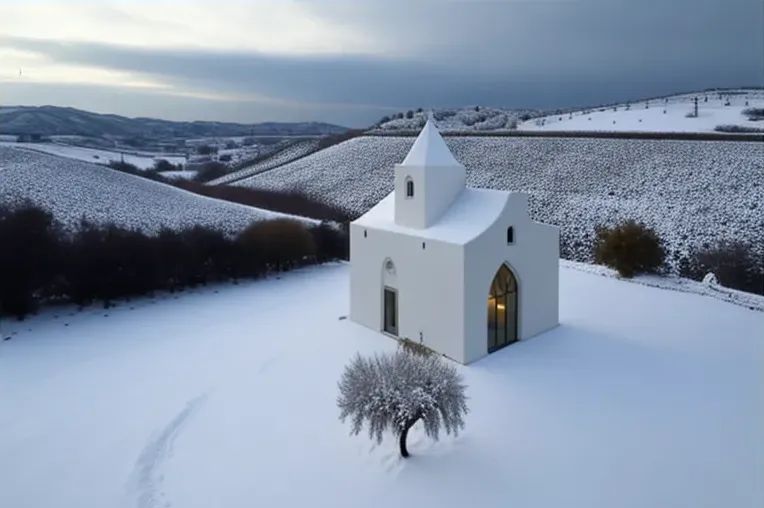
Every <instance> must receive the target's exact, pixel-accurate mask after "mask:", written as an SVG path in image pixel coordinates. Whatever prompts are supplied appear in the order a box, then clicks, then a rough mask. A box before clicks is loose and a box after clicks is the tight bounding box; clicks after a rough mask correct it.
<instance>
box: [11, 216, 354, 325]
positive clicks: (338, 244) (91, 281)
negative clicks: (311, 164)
mask: <svg viewBox="0 0 764 508" xmlns="http://www.w3.org/2000/svg"><path fill="white" fill-rule="evenodd" d="M0 246H2V247H0V281H2V284H0V316H2V315H6V316H7V315H11V316H15V317H17V318H23V317H25V316H27V315H28V314H30V313H33V312H35V310H37V309H38V308H39V307H40V306H41V305H45V304H47V303H54V302H57V303H74V304H77V305H80V306H85V305H89V304H93V303H96V302H100V303H102V304H103V306H104V307H105V308H107V307H109V306H111V305H113V304H114V303H115V302H117V301H119V300H121V299H129V298H131V297H141V296H146V295H150V294H152V293H154V292H157V291H171V292H172V291H178V290H181V289H184V288H189V287H195V286H199V285H205V284H207V283H211V282H222V281H237V280H242V279H247V278H249V279H251V278H258V277H262V276H265V275H268V274H271V273H276V272H283V271H287V270H291V269H294V268H297V267H301V266H306V265H313V264H318V263H324V262H328V261H332V260H339V259H347V258H348V248H349V246H348V233H347V230H346V228H342V227H337V226H335V225H332V224H329V223H321V224H318V225H315V226H312V225H306V224H305V223H303V222H300V221H297V220H291V219H275V220H268V221H262V222H256V223H253V224H252V225H251V226H250V227H249V228H247V229H246V230H244V231H242V232H241V233H240V234H238V235H237V236H234V237H232V236H227V235H225V234H223V233H221V232H219V231H216V230H214V229H210V228H205V227H200V226H197V227H193V228H190V229H186V230H183V231H172V230H163V231H161V232H160V233H159V234H157V235H148V234H146V233H143V232H142V231H139V230H129V229H124V228H120V227H117V226H115V225H113V224H109V225H96V224H93V223H89V222H87V221H84V220H83V221H82V222H81V224H80V225H79V227H78V228H76V230H75V231H73V232H72V231H66V230H65V229H64V228H63V227H62V226H61V224H60V223H59V222H58V221H56V219H55V218H54V217H53V215H52V214H50V213H49V212H47V211H45V210H43V209H41V208H39V207H37V206H34V205H32V204H29V203H26V204H23V205H20V206H15V207H9V206H0Z"/></svg>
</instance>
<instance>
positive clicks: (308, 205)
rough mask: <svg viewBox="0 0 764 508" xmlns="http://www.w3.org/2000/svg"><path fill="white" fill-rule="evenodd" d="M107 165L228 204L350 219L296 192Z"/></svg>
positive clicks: (134, 167) (341, 211) (336, 209)
mask: <svg viewBox="0 0 764 508" xmlns="http://www.w3.org/2000/svg"><path fill="white" fill-rule="evenodd" d="M108 167H110V168H111V169H115V170H117V171H120V172H122V173H128V174H130V175H134V176H140V177H141V178H146V179H148V180H153V181H155V182H160V183H164V184H167V185H172V186H173V187H177V188H179V189H183V190H186V191H188V192H193V193H194V194H198V195H200V196H207V197H210V198H215V199H221V200H223V201H229V202H231V203H239V204H241V205H247V206H253V207H255V208H262V209H263V210H271V211H274V212H281V213H286V214H289V215H297V216H300V217H308V218H310V219H316V220H324V221H334V222H339V223H342V222H348V221H349V217H348V214H347V213H346V212H345V211H344V210H342V209H340V208H338V207H335V206H332V205H328V204H326V203H322V202H320V201H316V200H314V199H311V198H310V197H308V196H306V195H304V194H301V193H299V192H294V191H291V192H277V191H269V190H262V189H250V188H247V187H236V186H232V185H205V184H203V183H201V182H194V181H189V180H183V179H170V178H166V177H164V176H162V174H161V173H159V172H157V171H155V170H145V171H142V170H140V169H138V168H137V167H136V166H133V165H132V164H128V163H126V162H112V163H110V164H109V166H108Z"/></svg>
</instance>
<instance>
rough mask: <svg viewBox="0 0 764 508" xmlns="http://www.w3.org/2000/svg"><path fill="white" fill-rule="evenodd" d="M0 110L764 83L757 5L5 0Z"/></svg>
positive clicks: (259, 106) (576, 94)
mask: <svg viewBox="0 0 764 508" xmlns="http://www.w3.org/2000/svg"><path fill="white" fill-rule="evenodd" d="M0 64H1V65H0V103H2V104H5V105H11V104H13V105H16V104H23V105H42V104H53V105H62V106H73V107H77V108H82V109H88V110H91V111H97V112H103V113H116V114H122V115H127V116H151V117H158V118H167V119H173V120H194V119H200V120H222V121H237V122H261V121H270V120H274V121H298V120H299V121H303V120H319V121H327V122H333V123H339V124H343V125H348V126H364V125H368V124H370V123H372V122H374V121H376V120H377V119H379V117H381V116H382V115H384V114H389V113H391V112H396V111H401V110H406V109H409V108H417V107H424V108H430V107H434V108H438V107H455V106H464V105H474V104H480V105H486V106H505V107H518V108H520V107H527V108H552V107H564V106H577V105H582V106H583V105H596V104H600V103H606V102H612V101H620V100H629V99H637V98H641V97H646V96H651V95H660V94H664V93H672V92H682V91H691V90H697V89H702V88H707V87H717V86H718V87H727V86H741V85H749V86H751V85H758V86H764V1H763V0H215V1H210V0H205V1H197V0H151V1H150V2H149V1H145V0H129V1H128V0H124V1H116V0H98V1H95V0H93V1H71V0H49V1H38V0H0Z"/></svg>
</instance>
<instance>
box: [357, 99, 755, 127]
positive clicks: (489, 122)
mask: <svg viewBox="0 0 764 508" xmlns="http://www.w3.org/2000/svg"><path fill="white" fill-rule="evenodd" d="M720 94H721V96H720ZM696 96H697V97H698V98H699V104H698V117H697V118H687V114H688V113H690V112H691V111H693V102H692V101H693V99H694V98H695V97H696ZM706 97H708V101H707V102H706V100H705V98H706ZM728 101H729V106H727V105H725V104H726V103H727V102H728ZM746 101H747V102H748V105H746ZM627 104H628V108H629V109H628V111H627V110H626V107H627ZM748 107H758V108H761V107H764V90H725V91H721V92H697V93H687V94H677V95H672V96H669V97H665V98H660V99H651V100H638V101H634V102H631V103H626V102H624V103H622V104H618V105H611V106H598V107H589V108H570V109H568V110H566V112H565V113H558V114H552V113H549V114H545V113H543V112H539V111H533V110H519V109H507V108H490V107H483V106H477V110H476V107H475V106H470V107H464V108H452V109H439V110H435V112H434V114H435V119H436V120H437V125H438V128H439V129H440V130H441V132H469V131H497V132H501V131H504V132H506V131H511V130H514V129H515V128H516V129H517V130H531V131H537V130H542V131H543V130H547V131H611V132H612V131H615V132H624V131H638V132H714V129H715V128H716V127H717V126H719V125H739V126H748V127H754V128H764V122H761V121H760V122H752V121H749V120H748V119H747V118H746V117H745V116H743V115H742V114H741V113H742V111H743V110H744V109H746V108H748ZM614 108H615V111H614ZM664 109H665V110H666V113H663V110H664ZM523 115H530V116H531V117H532V118H531V119H530V120H526V121H522V119H521V117H522V116H523ZM426 120H427V112H426V111H423V112H420V113H414V114H413V116H412V118H405V117H404V118H399V119H393V120H388V121H386V122H383V123H381V124H380V125H378V126H376V127H374V129H372V131H381V132H394V131H418V130H419V129H421V128H422V127H423V126H424V123H425V121H426Z"/></svg>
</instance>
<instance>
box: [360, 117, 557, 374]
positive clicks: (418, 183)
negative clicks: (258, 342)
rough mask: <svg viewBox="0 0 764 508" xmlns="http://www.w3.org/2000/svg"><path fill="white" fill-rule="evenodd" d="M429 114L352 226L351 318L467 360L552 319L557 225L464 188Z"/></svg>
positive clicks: (518, 204) (516, 202)
mask: <svg viewBox="0 0 764 508" xmlns="http://www.w3.org/2000/svg"><path fill="white" fill-rule="evenodd" d="M465 180H466V170H465V168H464V166H462V165H461V164H460V163H459V162H457V161H456V159H454V156H453V155H452V154H451V151H450V150H449V149H448V146H447V145H446V143H445V141H444V140H443V138H442V137H441V136H440V134H439V133H438V131H437V129H436V128H435V125H434V121H433V119H432V116H430V119H429V121H428V122H427V124H426V125H425V126H424V128H423V129H422V132H421V133H420V134H419V137H417V139H416V141H415V142H414V145H413V147H412V148H411V151H410V152H409V153H408V155H407V156H406V158H405V159H404V161H403V162H402V163H401V164H396V166H395V190H394V191H393V192H392V193H390V194H389V195H388V196H387V197H385V198H384V199H383V200H382V201H381V202H379V203H378V204H377V205H376V206H375V207H374V208H372V209H371V210H369V211H368V212H367V213H366V214H365V215H363V216H362V217H360V218H359V219H357V220H356V221H354V222H352V223H351V225H350V265H351V268H350V320H352V321H354V322H356V323H359V324H361V325H363V326H366V327H368V328H371V329H373V330H378V331H380V332H383V333H386V334H389V335H391V336H394V337H400V338H408V339H410V340H413V341H415V342H421V343H423V344H425V345H426V346H428V347H430V348H431V349H433V350H435V351H436V352H438V353H441V354H443V355H445V356H447V357H449V358H451V359H453V360H456V361H457V362H460V363H462V364H468V363H470V362H473V361H475V360H478V359H480V358H482V357H484V356H486V355H487V354H489V353H491V352H493V351H496V350H498V349H500V348H502V347H504V346H507V345H509V344H512V343H514V342H516V341H518V340H522V339H527V338H530V337H533V336H534V335H537V334H539V333H542V332H545V331H547V330H549V329H551V328H554V327H555V326H557V325H558V323H559V312H558V309H559V305H558V295H559V287H558V285H559V257H560V231H559V228H557V227H555V226H550V225H547V224H541V223H538V222H534V221H532V220H531V218H530V216H529V215H528V195H527V194H523V193H517V192H504V191H496V190H488V189H475V188H469V187H466V182H465Z"/></svg>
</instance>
